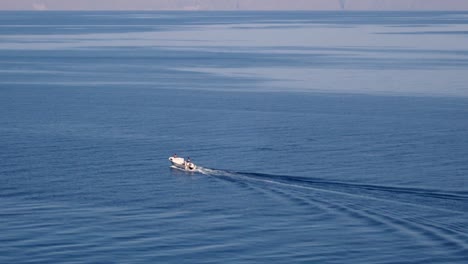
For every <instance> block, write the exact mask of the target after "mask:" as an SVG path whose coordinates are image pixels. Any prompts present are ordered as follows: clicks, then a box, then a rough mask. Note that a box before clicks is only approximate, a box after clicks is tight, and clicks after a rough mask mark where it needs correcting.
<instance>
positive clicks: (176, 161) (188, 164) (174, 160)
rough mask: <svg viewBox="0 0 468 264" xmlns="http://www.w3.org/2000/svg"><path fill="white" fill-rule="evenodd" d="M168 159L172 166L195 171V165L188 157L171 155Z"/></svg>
mask: <svg viewBox="0 0 468 264" xmlns="http://www.w3.org/2000/svg"><path fill="white" fill-rule="evenodd" d="M169 161H170V162H171V164H172V166H173V167H175V168H177V169H182V170H186V171H195V170H196V169H197V166H196V165H195V164H194V163H193V162H192V161H191V160H190V159H187V160H186V159H184V158H181V157H177V156H175V155H174V156H172V157H169Z"/></svg>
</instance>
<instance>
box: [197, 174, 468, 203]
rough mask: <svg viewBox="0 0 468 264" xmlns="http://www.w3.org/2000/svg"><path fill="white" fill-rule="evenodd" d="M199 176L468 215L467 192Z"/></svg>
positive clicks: (317, 180) (246, 176) (258, 176)
mask: <svg viewBox="0 0 468 264" xmlns="http://www.w3.org/2000/svg"><path fill="white" fill-rule="evenodd" d="M197 172H198V173H201V174H204V175H208V176H216V177H231V178H233V179H237V180H247V181H256V182H262V183H265V184H274V185H281V186H284V187H288V188H296V189H303V190H309V191H320V192H329V193H335V194H340V195H346V196H352V197H359V198H365V199H373V200H382V201H385V202H396V203H404V204H411V205H415V206H420V207H429V208H433V209H439V210H447V211H450V212H467V211H468V193H466V192H454V191H446V190H435V189H424V188H414V187H399V186H385V185H373V184H359V183H348V182H341V181H330V180H326V179H321V178H308V177H300V176H286V175H273V174H262V173H249V172H234V171H226V170H218V169H210V168H203V167H199V168H198V169H197Z"/></svg>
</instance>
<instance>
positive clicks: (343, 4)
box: [0, 0, 468, 11]
mask: <svg viewBox="0 0 468 264" xmlns="http://www.w3.org/2000/svg"><path fill="white" fill-rule="evenodd" d="M0 10H412V11H414V10H420V11H424V10H460V11H461V10H464V11H468V0H79V1H76V0H0Z"/></svg>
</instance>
